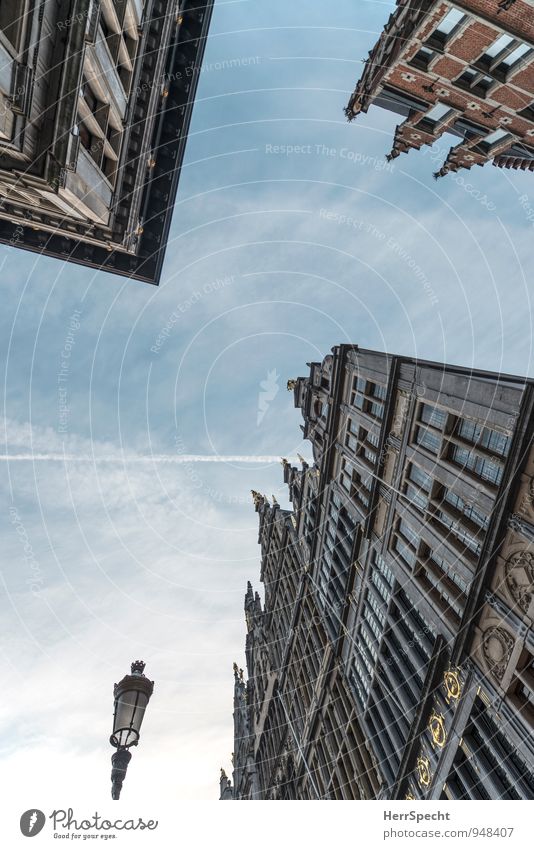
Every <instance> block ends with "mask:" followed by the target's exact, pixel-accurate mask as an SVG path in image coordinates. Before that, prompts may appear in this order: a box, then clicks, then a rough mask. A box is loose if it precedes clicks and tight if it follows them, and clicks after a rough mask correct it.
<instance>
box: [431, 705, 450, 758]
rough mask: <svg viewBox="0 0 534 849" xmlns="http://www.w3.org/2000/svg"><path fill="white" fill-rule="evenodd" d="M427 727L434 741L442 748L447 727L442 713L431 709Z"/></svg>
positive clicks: (445, 740)
mask: <svg viewBox="0 0 534 849" xmlns="http://www.w3.org/2000/svg"><path fill="white" fill-rule="evenodd" d="M428 727H429V729H430V733H431V734H432V739H433V741H434V743H435V744H436V746H439V748H440V749H442V748H443V746H444V745H445V743H446V742H447V729H446V728H445V719H444V717H443V714H441V713H436V711H435V710H433V711H432V713H431V715H430V719H429V720H428Z"/></svg>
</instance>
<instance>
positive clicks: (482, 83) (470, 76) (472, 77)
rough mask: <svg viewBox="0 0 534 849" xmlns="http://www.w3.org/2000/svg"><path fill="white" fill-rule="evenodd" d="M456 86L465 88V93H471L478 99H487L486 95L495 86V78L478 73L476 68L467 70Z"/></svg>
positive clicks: (457, 80)
mask: <svg viewBox="0 0 534 849" xmlns="http://www.w3.org/2000/svg"><path fill="white" fill-rule="evenodd" d="M452 82H453V83H454V85H456V86H458V87H459V88H463V89H464V90H465V91H470V92H472V94H474V95H476V96H477V97H486V94H487V93H488V91H489V90H490V88H491V87H492V86H493V84H494V82H495V81H494V79H493V77H489V76H488V75H487V74H484V73H482V72H481V71H477V70H476V69H475V68H466V69H465V71H464V72H463V73H462V74H460V76H459V77H457V78H456V79H455V80H453V81H452Z"/></svg>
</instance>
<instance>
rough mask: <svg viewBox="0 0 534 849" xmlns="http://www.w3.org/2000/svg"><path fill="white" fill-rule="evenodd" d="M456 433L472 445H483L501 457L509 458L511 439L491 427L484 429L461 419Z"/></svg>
mask: <svg viewBox="0 0 534 849" xmlns="http://www.w3.org/2000/svg"><path fill="white" fill-rule="evenodd" d="M456 432H457V434H458V436H459V437H461V439H464V440H465V441H466V442H470V443H471V444H472V445H477V446H478V445H481V446H482V447H483V448H487V450H488V451H491V452H492V453H493V454H499V456H501V457H507V456H508V452H509V451H510V441H511V438H510V437H509V436H507V435H506V434H504V433H500V432H499V431H497V430H491V428H489V427H483V426H482V425H480V424H476V423H475V422H471V421H467V420H466V419H460V421H459V423H458V426H457V429H456Z"/></svg>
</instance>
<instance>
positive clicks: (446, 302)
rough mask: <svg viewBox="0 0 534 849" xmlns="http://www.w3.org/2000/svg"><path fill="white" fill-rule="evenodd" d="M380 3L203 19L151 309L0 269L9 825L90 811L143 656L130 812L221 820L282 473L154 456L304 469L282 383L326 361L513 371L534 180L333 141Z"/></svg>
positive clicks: (369, 119)
mask: <svg viewBox="0 0 534 849" xmlns="http://www.w3.org/2000/svg"><path fill="white" fill-rule="evenodd" d="M393 6H394V4H393V3H389V2H366V0H359V2H358V3H355V2H353V0H350V1H349V0H339V2H338V3H336V4H333V5H332V6H331V7H330V6H329V7H328V9H325V6H324V4H323V3H318V2H310V0H307V2H303V0H293V2H292V3H291V4H288V3H287V2H281V0H272V2H270V3H268V4H267V3H265V2H261V0H237V2H223V0H219V1H218V2H217V3H216V9H215V13H214V18H213V24H212V30H211V35H210V39H209V43H208V48H207V52H206V56H205V69H204V72H203V75H202V78H201V82H200V87H199V92H198V102H197V105H196V107H195V112H194V117H193V123H192V127H191V135H190V139H189V144H188V148H187V155H186V163H185V167H184V170H183V175H182V179H181V184H180V189H179V195H178V199H177V203H176V207H175V212H174V218H173V226H172V232H171V239H170V242H169V245H168V250H167V257H166V262H165V267H164V272H163V278H162V283H161V286H160V287H159V289H156V288H153V287H150V286H147V285H144V284H139V283H134V282H129V281H125V280H123V279H122V278H115V277H113V276H111V275H108V274H94V273H93V272H91V271H90V270H87V269H82V268H78V267H76V266H74V265H62V264H61V263H58V262H56V261H54V260H48V259H45V258H39V257H36V256H35V255H32V254H30V253H26V252H23V251H20V250H16V249H14V248H11V249H10V248H6V247H0V269H1V275H2V287H3V308H2V312H1V315H0V321H1V322H2V333H1V334H0V345H1V348H2V363H3V366H4V368H3V372H4V410H3V416H4V420H5V426H4V429H3V433H4V439H3V443H4V444H3V450H2V452H0V453H3V454H9V455H10V458H11V459H10V460H9V461H8V462H6V461H5V460H3V461H1V465H0V481H1V483H0V485H1V487H2V492H3V494H4V495H5V498H4V503H5V504H6V506H5V508H4V510H3V511H2V513H1V514H0V523H1V529H0V530H1V536H0V539H1V546H2V552H1V554H2V557H1V561H0V562H1V564H2V565H1V583H0V607H1V610H0V622H1V623H2V630H3V637H2V653H1V655H0V657H1V672H2V675H3V680H4V681H5V682H7V685H5V689H7V693H6V695H5V696H4V698H3V699H2V704H1V705H0V722H1V725H0V754H1V756H2V758H3V759H4V762H5V765H6V766H7V770H4V774H6V775H7V774H9V776H10V778H11V780H12V782H13V784H14V785H16V784H17V782H20V785H21V787H24V791H22V790H21V803H22V800H23V799H24V800H26V799H27V798H29V796H28V793H29V792H30V790H31V791H32V793H33V797H32V798H34V799H37V797H39V794H41V797H42V796H43V795H45V796H46V798H47V799H49V800H50V803H51V804H54V805H60V804H61V800H62V799H65V794H66V793H67V791H68V793H69V799H80V800H82V799H85V800H87V799H88V798H89V799H90V800H91V801H92V803H93V802H94V803H98V804H100V803H102V804H103V803H104V802H107V800H108V798H109V756H110V754H111V748H110V747H109V745H107V742H106V741H107V737H108V736H109V733H110V723H111V707H112V684H113V682H114V681H116V680H118V679H119V678H120V677H122V675H123V674H124V673H125V672H126V671H127V669H128V665H129V663H130V662H131V660H134V659H136V658H137V657H142V658H143V659H144V660H145V661H146V662H147V674H149V675H150V676H151V677H153V678H155V679H156V688H155V693H154V697H153V700H152V703H151V705H150V708H149V710H148V713H147V718H146V724H145V727H144V731H143V734H142V742H141V745H140V747H139V749H138V751H136V752H135V753H134V757H133V760H132V764H131V766H130V769H129V773H128V777H127V780H126V783H125V789H124V791H123V792H124V795H125V797H127V799H128V802H127V803H130V804H133V803H135V802H136V800H141V799H143V800H144V801H145V803H146V801H147V800H149V801H150V799H151V794H154V799H156V797H157V798H158V800H159V801H163V803H169V804H172V801H173V800H176V799H184V798H215V797H216V795H217V791H218V770H219V766H220V765H221V764H224V765H225V766H226V767H227V768H228V767H229V760H230V753H231V750H232V743H233V741H232V696H233V688H232V681H233V678H232V661H233V660H234V659H236V660H238V662H239V663H240V664H242V663H243V646H244V636H245V626H244V618H243V612H242V604H243V594H244V590H245V586H246V580H247V579H249V578H250V579H251V580H253V582H254V583H255V585H256V586H257V584H258V575H259V550H258V547H257V523H256V516H255V514H254V512H253V509H252V505H251V501H250V496H249V491H250V489H251V488H255V489H260V490H262V491H265V492H267V493H268V494H270V493H273V492H274V493H276V494H277V497H278V499H279V500H280V501H281V502H282V503H284V504H285V503H287V501H286V494H285V492H284V489H283V486H282V483H281V468H280V466H279V465H278V464H277V463H276V462H266V461H265V462H256V463H250V462H243V461H241V462H240V461H237V460H233V461H228V462H217V463H205V462H202V463H200V462H194V461H190V462H187V463H181V464H180V463H177V462H175V463H170V462H169V463H153V462H151V461H150V456H151V455H152V454H157V455H171V456H174V457H176V458H180V457H183V455H201V456H205V455H216V456H218V457H222V458H224V457H226V456H233V457H245V458H246V457H266V458H269V457H280V456H283V455H285V456H288V455H291V456H294V455H295V453H296V452H297V451H300V452H301V453H304V454H305V455H307V456H310V450H309V448H308V447H307V446H306V445H302V443H301V441H300V435H301V432H300V429H299V424H300V417H299V414H298V411H295V410H294V409H293V404H292V396H291V395H289V394H288V393H287V392H286V391H285V384H286V381H287V379H288V378H290V377H295V376H297V375H298V374H304V373H306V362H307V361H311V360H316V359H321V358H322V357H323V356H324V355H325V354H326V353H327V352H328V351H329V349H330V348H331V347H332V346H333V345H335V344H337V343H340V342H354V343H358V344H360V345H361V346H365V347H373V348H377V349H381V350H384V349H387V350H389V351H391V352H396V353H403V354H408V355H417V356H419V357H424V358H430V359H436V360H446V361H448V362H452V363H460V364H462V365H473V366H475V367H482V368H488V369H496V370H499V369H501V370H504V371H508V372H515V373H518V374H529V375H532V374H533V366H532V315H531V313H532V309H531V303H530V294H529V287H528V282H527V281H528V271H529V264H528V260H527V251H528V249H529V247H530V246H531V244H532V237H533V231H532V222H531V221H529V218H528V214H527V211H526V205H527V204H528V203H530V204H531V205H532V206H534V182H533V177H532V175H531V174H523V173H521V174H516V173H513V172H512V173H508V172H506V171H503V170H500V169H497V168H494V167H491V166H487V167H486V168H484V169H482V168H476V169H474V170H473V171H472V172H470V173H467V172H466V173H465V174H464V175H463V177H462V179H455V178H454V177H448V178H445V179H443V180H440V181H438V182H436V181H434V180H433V179H432V171H433V170H436V169H437V168H438V167H439V164H441V161H442V160H443V159H444V158H445V155H446V151H447V150H448V147H449V145H450V144H451V143H454V140H453V139H443V140H442V142H440V145H439V149H440V151H441V154H440V155H441V160H440V162H439V163H437V162H436V156H435V152H434V151H430V150H426V151H422V152H420V153H419V154H417V153H415V152H414V153H412V154H410V155H408V156H402V157H399V158H398V159H396V160H395V161H394V163H392V164H391V166H390V167H389V168H388V169H386V168H385V167H384V165H385V163H384V155H385V154H386V153H387V152H388V151H389V149H390V148H391V144H392V139H393V131H394V127H395V124H396V119H395V116H394V115H392V114H389V113H387V112H383V111H381V110H379V109H377V108H371V110H370V111H369V113H368V115H367V116H361V117H360V118H358V120H357V121H355V122H354V123H352V124H347V122H346V121H345V118H344V115H343V108H344V106H345V104H346V102H347V100H348V96H349V94H350V92H351V90H352V88H353V87H354V84H355V81H356V80H357V78H358V76H359V74H360V72H361V60H362V58H364V57H365V56H366V55H367V52H368V51H369V50H370V49H371V47H372V45H373V43H374V41H375V39H376V37H377V35H378V33H379V31H380V29H381V27H382V25H383V23H384V22H385V21H386V19H387V16H388V15H389V13H390V11H391V10H392V8H393ZM232 60H233V61H232ZM229 63H231V66H229ZM288 147H289V150H288ZM466 184H467V186H468V187H467V188H466ZM525 195H526V196H527V200H526V201H525V200H524V199H523V201H521V200H520V199H521V198H522V197H523V198H524V196H525ZM481 199H482V200H481ZM73 317H74V318H73ZM165 328H167V329H166V330H165ZM162 333H164V334H165V335H164V336H163V337H162V335H161V334H162ZM158 338H159V339H160V342H158ZM62 366H63V367H64V371H63V374H64V376H65V380H64V381H63V382H62V384H61V386H62V387H63V388H64V389H65V393H64V394H63V395H62V396H60V395H59V393H58V374H59V373H60V371H61V368H62ZM262 394H263V398H264V400H265V396H266V395H267V396H268V400H267V401H266V402H265V403H264V404H261V402H260V395H262ZM62 401H63V403H64V405H65V404H66V406H67V407H68V411H67V412H66V413H65V412H64V413H63V417H62V416H61V409H60V404H61V403H62ZM63 454H65V455H68V459H66V460H64V461H58V460H57V459H52V460H50V459H49V460H46V459H38V460H31V459H30V460H28V459H15V458H16V457H21V458H22V457H28V456H30V457H31V456H32V455H33V456H37V455H39V457H46V456H53V457H57V456H59V455H63ZM143 458H144V459H143ZM147 458H148V459H147ZM37 569H38V570H39V572H38V574H39V581H40V583H39V592H38V593H37V594H35V593H34V594H32V592H31V591H30V588H29V586H30V585H29V583H28V579H30V578H31V577H32V575H33V577H35V574H36V570H37ZM36 697H37V698H36ZM51 760H53V763H54V769H53V772H52V774H50V762H51ZM30 764H31V769H30ZM74 764H76V766H75V773H76V776H77V778H76V782H75V783H74V786H73V770H74ZM162 775H164V776H165V781H163V780H160V779H158V780H157V781H154V776H162ZM43 804H44V802H43ZM64 804H65V803H64Z"/></svg>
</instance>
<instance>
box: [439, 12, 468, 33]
mask: <svg viewBox="0 0 534 849" xmlns="http://www.w3.org/2000/svg"><path fill="white" fill-rule="evenodd" d="M465 17H466V16H465V15H464V13H463V12H460V10H459V9H450V11H449V12H447V14H446V15H445V17H444V18H442V19H441V21H440V22H439V24H438V25H437V27H436V30H437V32H442V33H443V34H444V35H450V34H451V32H452V31H453V30H454V29H455V28H456V27H457V26H458V25H459V24H460V23H461V22H462V21H463V20H464V18H465Z"/></svg>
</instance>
